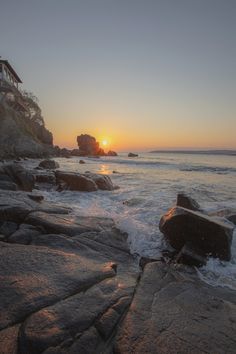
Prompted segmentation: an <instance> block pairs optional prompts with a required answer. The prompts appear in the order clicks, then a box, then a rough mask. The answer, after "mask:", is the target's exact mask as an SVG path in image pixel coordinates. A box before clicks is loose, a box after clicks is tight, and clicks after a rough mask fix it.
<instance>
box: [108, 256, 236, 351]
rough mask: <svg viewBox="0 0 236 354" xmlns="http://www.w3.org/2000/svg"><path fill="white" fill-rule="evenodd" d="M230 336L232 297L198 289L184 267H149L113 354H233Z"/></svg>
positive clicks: (235, 313) (235, 322) (234, 324)
mask: <svg viewBox="0 0 236 354" xmlns="http://www.w3.org/2000/svg"><path fill="white" fill-rule="evenodd" d="M222 324H224V325H222ZM235 331H236V301H235V294H234V291H232V290H230V289H224V290H223V291H222V289H221V288H220V287H211V286H209V285H207V284H206V283H203V282H202V281H200V279H199V278H198V276H197V275H196V273H195V272H194V271H192V272H190V271H189V269H188V268H187V267H183V266H182V267H181V268H180V267H179V268H176V266H169V265H165V264H163V263H161V262H156V263H149V264H147V265H146V267H145V269H144V273H143V275H142V277H141V280H140V282H139V285H138V287H137V289H136V292H135V295H134V298H133V301H132V304H131V306H130V308H129V311H128V314H127V315H126V317H125V319H124V322H123V323H122V324H120V329H119V331H118V335H117V337H116V340H115V341H116V343H115V346H114V348H113V352H115V353H120V354H121V353H122V354H124V353H135V354H143V353H158V354H166V353H168V354H176V353H199V354H203V353H222V354H223V353H225V352H226V348H227V352H228V353H232V354H233V353H234V352H235Z"/></svg>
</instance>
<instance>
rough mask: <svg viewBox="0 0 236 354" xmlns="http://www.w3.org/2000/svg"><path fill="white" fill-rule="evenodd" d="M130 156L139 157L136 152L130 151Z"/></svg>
mask: <svg viewBox="0 0 236 354" xmlns="http://www.w3.org/2000/svg"><path fill="white" fill-rule="evenodd" d="M128 157H138V154H134V153H133V152H129V153H128Z"/></svg>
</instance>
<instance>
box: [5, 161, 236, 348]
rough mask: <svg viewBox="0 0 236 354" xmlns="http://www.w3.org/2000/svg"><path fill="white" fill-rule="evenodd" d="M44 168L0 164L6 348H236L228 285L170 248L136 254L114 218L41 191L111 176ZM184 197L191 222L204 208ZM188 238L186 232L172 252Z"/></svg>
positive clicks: (90, 186) (91, 185)
mask: <svg viewBox="0 0 236 354" xmlns="http://www.w3.org/2000/svg"><path fill="white" fill-rule="evenodd" d="M44 166H45V165H44ZM46 166H47V169H45V167H42V165H41V166H39V168H37V169H35V170H33V171H27V170H25V169H24V168H23V167H22V166H21V164H20V163H15V164H6V163H5V164H1V165H0V252H1V257H0V263H1V266H0V277H1V286H0V287H1V291H0V299H1V301H0V307H1V310H0V313H1V316H0V352H1V353H2V354H31V353H32V354H34V353H35V354H37V353H44V354H67V353H69V354H77V353H82V354H83V353H85V354H86V353H88V354H93V353H94V354H95V353H96V354H97V353H107V354H108V353H109V354H110V353H116V354H118V353H120V354H126V353H138V354H143V353H161V354H162V353H168V354H169V353H173V354H174V353H190V352H192V353H209V354H212V353H214V354H221V353H222V354H223V353H235V348H236V340H235V332H236V299H235V292H234V291H233V290H230V289H228V288H220V287H212V286H210V285H208V284H206V283H204V282H203V281H201V280H200V279H199V277H198V276H197V271H196V268H195V267H192V266H189V265H186V264H182V263H183V262H182V260H181V263H178V262H179V260H180V258H178V257H177V259H176V253H175V255H174V257H173V258H171V257H170V256H169V255H168V256H164V255H163V257H161V258H160V259H153V260H150V259H141V260H140V259H139V258H138V257H137V256H136V257H135V256H134V255H132V254H130V251H129V245H128V242H127V238H128V235H127V234H126V233H123V232H121V231H120V230H119V229H117V227H116V225H115V224H114V222H113V220H112V219H109V218H99V217H91V216H87V217H84V216H83V217H82V216H79V215H75V214H74V213H73V210H71V209H70V208H65V207H61V206H60V207H58V206H56V205H53V204H51V203H48V202H46V201H45V200H44V199H43V197H42V196H41V195H40V190H42V189H47V188H55V189H56V190H58V193H59V192H60V190H65V189H69V190H74V191H76V190H79V191H85V192H94V193H96V191H97V190H98V189H103V190H108V191H112V190H113V189H114V188H116V186H114V185H113V183H112V181H111V180H110V178H109V177H108V176H101V175H96V174H91V173H89V172H88V173H87V174H78V173H68V172H64V171H60V170H58V166H57V165H56V164H55V165H53V163H52V162H49V164H48V165H46ZM49 166H50V167H49ZM54 169H56V171H54ZM186 202H187V203H190V204H191V200H189V199H188V200H186V199H184V198H183V197H182V199H181V198H179V202H178V204H182V206H181V205H178V206H177V207H175V208H180V210H183V209H184V210H187V211H188V212H187V214H188V220H189V218H190V219H191V218H192V217H194V218H196V214H197V215H198V214H200V213H201V211H199V210H197V211H196V210H192V211H190V210H191V208H190V206H191V205H193V206H194V207H195V208H198V209H199V206H198V205H197V204H195V203H194V202H192V204H191V205H189V204H187V205H186V204H185V205H184V206H183V203H186ZM186 207H187V208H186ZM181 208H182V209H181ZM175 211H176V210H175ZM185 213H186V212H185ZM173 215H174V216H175V215H177V216H178V215H180V214H179V212H178V213H177V214H176V213H175V214H174V213H173V214H172V216H173ZM189 215H190V216H189ZM198 216H199V215H198ZM199 217H200V220H202V218H203V219H204V223H206V222H207V221H206V219H207V218H208V216H207V217H206V216H199ZM231 217H232V216H231ZM181 218H182V216H181ZM173 220H174V222H177V223H179V219H178V218H177V219H176V218H175V217H173V218H172V221H171V222H170V219H168V217H167V216H165V217H164V220H163V222H162V227H163V232H164V233H165V232H166V234H167V237H168V238H170V240H171V237H172V230H171V229H170V226H168V225H167V223H168V222H170V224H171V225H172V226H173ZM176 220H177V221H176ZM194 220H195V219H194ZM190 222H191V220H190ZM201 222H202V221H201ZM210 222H211V223H217V221H214V220H213V219H210ZM164 224H165V225H167V226H165V227H164ZM186 225H187V226H186ZM201 225H202V224H201ZM214 225H215V224H214ZM186 227H187V228H186ZM225 227H226V229H227V226H225ZM185 228H186V230H187V231H188V232H189V221H188V222H187V224H185V223H182V224H181V230H185ZM229 228H232V226H230V227H229ZM166 230H167V231H166ZM227 232H228V229H227ZM229 234H230V232H229ZM229 234H228V233H227V235H229ZM183 235H185V233H184V232H183V231H182V232H181V237H182V236H183ZM227 239H228V240H229V242H230V237H229V238H227ZM188 241H189V240H188V239H187V236H184V243H181V242H180V244H181V245H180V246H178V250H177V253H178V254H179V252H183V249H182V248H183V247H184V246H185V243H186V242H188ZM193 241H194V239H191V242H192V243H191V247H193V246H196V244H195V243H194V242H193ZM197 246H198V247H199V246H200V248H201V247H202V244H201V243H200V244H199V243H198V244H197ZM195 253H196V249H195ZM197 255H198V253H197ZM216 255H218V254H216ZM205 256H206V254H204V257H205ZM194 257H195V256H194ZM194 257H192V258H194ZM192 258H191V259H192ZM184 263H186V262H184Z"/></svg>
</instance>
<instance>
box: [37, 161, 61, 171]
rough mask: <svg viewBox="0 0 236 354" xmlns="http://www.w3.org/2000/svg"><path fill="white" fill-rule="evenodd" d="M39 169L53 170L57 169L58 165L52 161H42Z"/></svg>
mask: <svg viewBox="0 0 236 354" xmlns="http://www.w3.org/2000/svg"><path fill="white" fill-rule="evenodd" d="M39 167H42V168H45V169H47V170H55V169H56V168H59V167H60V166H59V163H58V162H56V161H54V160H50V159H47V160H43V161H41V162H40V164H39Z"/></svg>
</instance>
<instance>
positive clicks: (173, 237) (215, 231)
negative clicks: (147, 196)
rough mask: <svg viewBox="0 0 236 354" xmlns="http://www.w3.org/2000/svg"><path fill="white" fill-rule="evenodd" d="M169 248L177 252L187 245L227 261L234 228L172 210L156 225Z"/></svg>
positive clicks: (186, 212) (196, 215)
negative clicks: (189, 244) (188, 243)
mask: <svg viewBox="0 0 236 354" xmlns="http://www.w3.org/2000/svg"><path fill="white" fill-rule="evenodd" d="M159 228H160V231H161V232H162V233H163V234H164V236H165V238H166V239H167V240H168V242H169V243H170V245H171V246H172V247H173V248H175V249H176V250H179V251H180V250H181V248H182V247H183V246H184V245H185V244H186V243H187V242H190V243H191V246H192V247H196V250H198V249H200V250H201V251H202V253H203V255H205V256H208V255H211V256H213V257H219V258H220V259H222V260H230V258H231V243H232V236H233V227H232V226H231V225H230V224H229V223H226V222H224V219H222V220H221V221H219V220H215V219H214V218H211V217H209V216H206V215H204V214H202V213H200V212H195V211H192V210H188V209H185V208H182V207H174V208H172V209H170V211H169V212H168V213H167V214H165V215H164V216H162V218H161V220H160V224H159Z"/></svg>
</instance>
